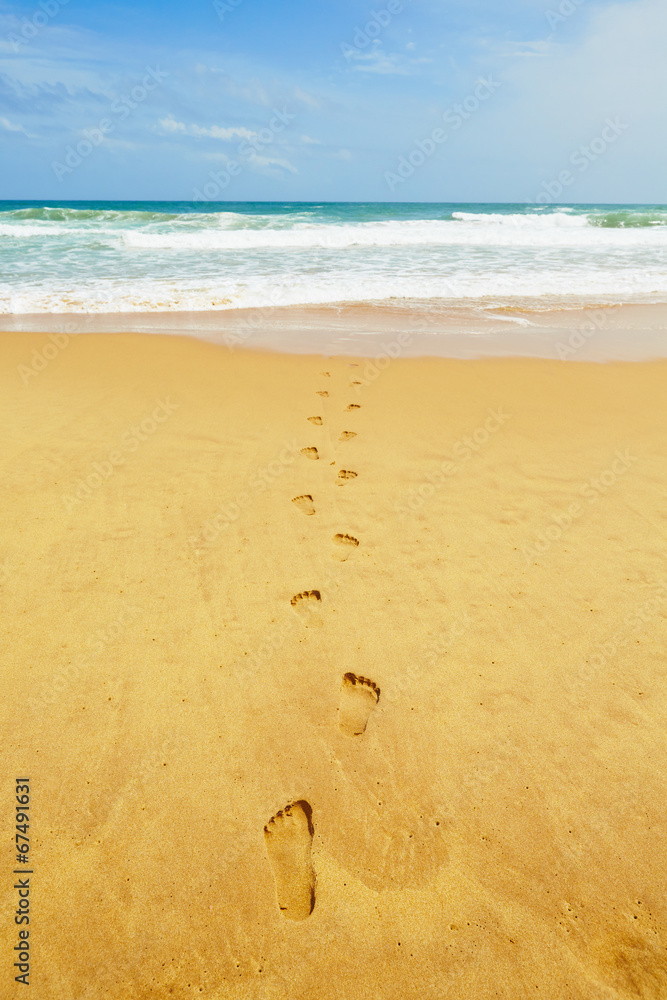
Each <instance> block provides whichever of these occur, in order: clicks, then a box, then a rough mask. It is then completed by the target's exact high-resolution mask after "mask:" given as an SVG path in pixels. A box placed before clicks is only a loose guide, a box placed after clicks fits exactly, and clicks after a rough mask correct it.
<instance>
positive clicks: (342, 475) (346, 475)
mask: <svg viewBox="0 0 667 1000" xmlns="http://www.w3.org/2000/svg"><path fill="white" fill-rule="evenodd" d="M338 478H339V479H356V478H357V473H356V472H351V471H350V469H341V470H340V472H339V473H338Z"/></svg>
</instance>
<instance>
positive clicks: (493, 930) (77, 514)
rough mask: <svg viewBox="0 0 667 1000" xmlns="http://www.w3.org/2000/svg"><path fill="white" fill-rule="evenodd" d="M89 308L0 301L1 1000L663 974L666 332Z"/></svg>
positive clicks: (566, 988) (508, 988) (564, 996)
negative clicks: (140, 315) (22, 793)
mask: <svg viewBox="0 0 667 1000" xmlns="http://www.w3.org/2000/svg"><path fill="white" fill-rule="evenodd" d="M607 305H608V303H607ZM585 319H586V317H585V316H584V320H585ZM582 322H583V320H581V319H577V321H576V323H575V324H574V325H573V324H568V323H565V324H564V326H563V327H562V328H563V329H564V330H565V333H566V335H565V334H563V336H562V337H561V338H560V339H561V340H562V341H563V342H569V341H568V338H569V337H570V336H571V334H572V332H573V330H575V329H578V328H579V327H578V326H577V324H579V325H581V323H582ZM638 322H640V321H639V320H638ZM641 322H643V320H641ZM121 329H122V328H121V327H120V326H118V327H116V330H114V331H113V332H112V331H111V330H110V331H109V332H105V333H86V334H85V335H75V334H74V333H69V334H63V333H62V332H61V333H58V332H53V330H52V331H51V333H49V332H39V333H35V332H26V331H16V330H15V331H11V332H2V333H0V366H1V370H0V380H1V385H2V391H1V392H0V407H1V410H2V422H1V425H0V426H1V427H2V438H3V448H2V454H3V461H4V474H3V476H2V483H1V487H0V488H1V489H2V497H1V499H2V507H3V513H4V516H3V519H2V528H1V533H0V586H1V591H2V597H3V600H2V604H1V607H2V611H1V616H2V627H3V632H4V635H5V643H4V647H5V669H4V671H3V680H2V685H3V692H2V693H3V698H2V704H3V707H2V728H1V730H0V747H1V748H2V749H1V752H2V755H3V760H4V767H3V780H2V801H3V803H5V805H4V807H3V809H2V810H0V815H1V816H2V830H3V834H4V841H5V843H6V844H7V845H8V849H7V852H6V855H5V859H6V861H7V862H9V861H10V860H11V855H10V854H9V849H10V847H9V845H10V844H11V842H12V841H13V826H12V822H13V795H14V782H15V779H16V778H17V777H19V776H23V777H28V776H29V778H30V784H31V787H32V806H31V809H32V810H33V812H32V813H31V834H30V836H31V845H32V846H31V851H32V855H31V857H32V862H33V867H34V874H33V875H31V878H32V879H33V880H34V885H35V895H34V919H33V922H32V923H31V925H30V928H31V940H34V942H35V943H34V948H35V951H34V956H33V966H32V975H31V985H33V992H34V993H35V994H36V995H37V996H38V997H39V1000H64V998H77V1000H97V998H99V997H101V996H107V995H108V996H109V997H112V998H113V1000H144V998H149V997H150V998H152V997H155V998H158V997H160V998H164V997H168V996H169V997H172V996H173V997H174V1000H180V998H186V997H187V998H189V997H192V996H198V995H202V996H205V997H210V998H212V1000H227V998H231V997H233V998H235V1000H236V998H240V1000H246V998H248V1000H250V998H252V1000H278V998H280V1000H303V998H305V997H313V998H317V1000H334V998H336V1000H338V998H341V997H346V998H347V997H354V998H355V1000H357V998H359V1000H366V998H368V1000H412V998H414V1000H442V998H443V997H446V998H448V1000H450V998H451V1000H491V998H497V997H504V998H507V1000H516V998H518V997H528V996H539V997H542V998H550V1000H551V998H553V1000H616V998H626V997H627V998H631V997H644V998H650V1000H659V998H661V997H664V996H665V995H667V959H666V958H665V953H664V940H665V934H666V932H667V907H666V905H665V900H664V891H663V887H664V882H665V875H666V872H667V826H666V824H665V818H664V802H665V798H666V795H667V742H666V740H665V731H666V726H667V697H666V696H665V678H666V677H667V658H666V655H665V648H666V646H665V640H666V638H667V635H666V631H667V573H666V571H665V526H666V524H667V521H666V515H665V488H664V481H665V471H666V463H667V459H666V458H665V456H666V455H667V430H665V427H666V421H665V392H664V386H665V378H666V376H667V361H665V360H660V358H659V356H658V351H657V350H655V351H653V350H649V351H648V356H649V357H651V356H653V357H655V358H656V359H655V360H642V361H633V362H632V363H631V362H626V361H622V360H615V361H609V360H607V362H606V363H604V364H602V363H593V362H592V361H588V360H584V353H578V354H576V356H575V357H571V358H570V357H568V358H564V359H563V360H559V359H558V358H557V356H556V357H555V358H552V359H549V358H527V357H497V358H488V357H487V358H478V359H476V360H470V359H460V358H452V357H434V356H423V355H424V353H425V352H423V350H422V349H421V346H420V351H418V352H417V351H415V352H414V353H415V354H420V355H421V356H410V354H411V350H410V346H411V345H410V344H401V343H400V342H399V341H398V340H397V339H396V338H398V336H399V335H400V333H401V330H402V329H403V328H402V327H400V328H399V327H396V328H395V329H394V328H392V330H391V331H389V332H388V333H387V331H384V332H382V338H384V339H382V340H381V343H382V344H387V343H393V342H394V340H396V342H397V343H398V347H399V349H398V350H397V352H396V356H392V353H391V352H389V353H387V352H384V353H383V352H382V350H379V349H378V350H373V351H367V352H366V353H364V350H363V344H362V338H358V339H357V340H356V341H355V347H354V350H352V351H350V352H347V353H346V352H345V351H342V350H336V351H335V352H334V351H332V352H331V354H330V355H327V354H326V353H317V352H316V351H312V352H310V353H309V352H306V351H302V352H301V353H295V352H293V353H287V352H283V353H279V352H278V351H272V350H268V349H262V350H260V349H255V350H252V349H251V348H252V347H254V346H256V345H255V343H254V341H253V339H252V338H250V337H249V338H245V339H244V338H241V343H233V342H231V343H230V342H229V341H228V342H225V341H224V338H222V339H221V342H220V343H210V342H207V341H206V340H203V339H197V338H195V337H185V336H180V335H179V334H178V332H177V330H173V331H172V332H170V333H169V334H162V335H161V334H157V333H124V332H118V331H119V330H121ZM350 329H351V330H352V332H354V331H353V329H352V328H350ZM559 337H560V335H559ZM58 338H60V339H58ZM584 339H585V340H586V339H587V338H584ZM594 341H595V338H591V343H593V342H594ZM420 345H421V342H420ZM257 346H263V347H265V345H257ZM339 346H340V345H339ZM295 347H298V345H295ZM586 349H588V348H587V347H583V348H581V351H582V352H584V351H585V350H586ZM577 350H578V351H579V348H577ZM436 353H437V351H433V352H432V354H436ZM346 675H347V679H346ZM350 676H351V677H352V678H353V679H352V680H350ZM11 877H13V876H11ZM16 892H17V890H16V889H14V888H12V882H11V881H10V876H8V875H6V876H5V879H4V881H3V889H2V899H3V909H4V912H5V917H6V918H5V920H4V921H3V930H2V935H3V941H4V943H5V949H4V951H3V954H4V955H5V956H6V955H8V954H10V953H11V949H12V948H13V947H14V946H15V944H16V943H17V936H16V935H17V932H18V928H17V927H16V926H15V924H14V923H13V922H12V919H11V914H13V913H14V911H15V908H16V898H17V897H16ZM19 990H20V987H19V986H17V988H16V995H17V996H18V995H19ZM12 995H14V994H12Z"/></svg>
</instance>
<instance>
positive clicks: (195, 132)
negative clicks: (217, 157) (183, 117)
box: [159, 118, 257, 142]
mask: <svg viewBox="0 0 667 1000" xmlns="http://www.w3.org/2000/svg"><path fill="white" fill-rule="evenodd" d="M159 125H160V128H161V129H162V131H163V132H166V133H172V134H180V135H191V136H194V138H196V139H203V138H209V139H220V140H222V142H231V141H232V140H233V139H256V138H257V133H256V132H253V131H251V130H250V129H247V128H243V127H242V126H241V127H236V126H232V127H231V128H221V127H220V126H219V125H211V126H209V127H208V128H207V127H206V126H205V125H186V124H185V122H177V121H176V119H175V118H161V119H160V121H159Z"/></svg>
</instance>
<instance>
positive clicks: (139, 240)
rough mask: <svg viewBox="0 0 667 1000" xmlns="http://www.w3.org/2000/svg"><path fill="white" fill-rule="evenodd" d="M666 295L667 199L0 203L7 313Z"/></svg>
mask: <svg viewBox="0 0 667 1000" xmlns="http://www.w3.org/2000/svg"><path fill="white" fill-rule="evenodd" d="M408 300H420V301H422V302H424V301H434V302H438V303H440V304H442V303H451V304H452V305H471V304H472V305H475V304H477V303H481V304H483V305H485V306H493V307H497V306H501V305H509V306H521V305H526V306H530V307H533V308H535V307H538V308H539V307H545V308H553V307H558V306H559V305H561V304H562V305H565V306H567V305H573V304H579V303H581V304H586V303H589V302H595V303H601V304H613V303H620V302H655V301H658V302H665V301H667V207H664V206H643V205H624V206H619V205H595V206H591V205H587V206H576V205H572V206H548V207H541V206H536V205H506V204H503V205H475V204H470V205H463V204H358V203H344V204H307V203H297V204H278V203H250V202H241V203H233V202H224V203H208V204H200V205H196V204H192V203H181V202H67V203H65V202H63V203H54V202H45V203H41V202H0V313H4V314H26V313H68V312H74V313H118V312H144V311H145V312H165V311H168V312H171V311H173V312H182V311H208V310H221V309H225V310H226V309H234V308H246V307H266V306H280V305H298V304H322V303H336V302H394V303H400V302H402V301H408Z"/></svg>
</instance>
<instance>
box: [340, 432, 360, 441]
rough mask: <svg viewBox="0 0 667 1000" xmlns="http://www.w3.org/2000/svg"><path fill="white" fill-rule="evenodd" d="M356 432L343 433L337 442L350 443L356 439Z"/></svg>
mask: <svg viewBox="0 0 667 1000" xmlns="http://www.w3.org/2000/svg"><path fill="white" fill-rule="evenodd" d="M356 436H357V432H356V431H343V433H342V434H341V436H340V437H339V438H338V440H339V441H350V440H351V438H356Z"/></svg>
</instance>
